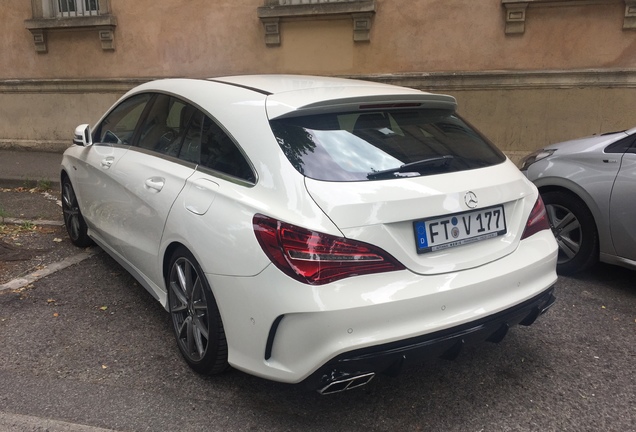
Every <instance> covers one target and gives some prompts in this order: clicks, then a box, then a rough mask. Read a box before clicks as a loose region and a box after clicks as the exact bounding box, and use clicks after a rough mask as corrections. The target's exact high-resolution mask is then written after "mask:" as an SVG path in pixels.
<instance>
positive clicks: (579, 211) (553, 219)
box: [541, 191, 598, 275]
mask: <svg viewBox="0 0 636 432" xmlns="http://www.w3.org/2000/svg"><path fill="white" fill-rule="evenodd" d="M541 197H542V198H543V202H544V203H545V208H546V211H547V213H548V219H549V220H550V228H552V232H553V233H554V237H555V238H556V241H557V244H558V245H559V257H558V259H557V271H558V272H559V273H561V274H565V275H567V274H573V273H576V272H579V271H582V270H585V269H587V268H589V267H591V266H592V265H594V264H595V263H596V262H597V261H598V233H597V231H596V224H595V222H594V217H593V216H592V213H591V212H590V210H589V209H588V208H587V206H586V205H585V203H584V202H583V201H582V200H581V199H580V198H578V197H577V196H575V195H573V194H571V193H568V192H563V191H552V192H546V193H543V194H541Z"/></svg>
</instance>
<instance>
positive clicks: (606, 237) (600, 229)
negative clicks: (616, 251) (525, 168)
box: [535, 179, 613, 253]
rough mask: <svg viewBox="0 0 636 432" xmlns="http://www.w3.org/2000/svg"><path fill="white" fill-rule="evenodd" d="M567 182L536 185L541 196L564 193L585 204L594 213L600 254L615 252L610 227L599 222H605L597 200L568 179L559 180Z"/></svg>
mask: <svg viewBox="0 0 636 432" xmlns="http://www.w3.org/2000/svg"><path fill="white" fill-rule="evenodd" d="M559 180H566V181H563V182H558V183H556V182H555V183H549V182H542V181H536V182H535V185H536V186H537V188H538V189H539V193H540V194H544V193H546V192H564V193H567V194H570V195H572V196H574V197H576V198H578V199H579V200H581V202H583V204H585V206H586V207H587V208H588V210H589V211H590V213H592V218H593V219H594V227H595V228H596V234H597V235H598V240H599V252H600V253H602V252H605V251H608V250H613V245H612V243H611V237H610V233H609V227H606V226H603V224H600V223H599V221H601V220H603V215H602V213H603V211H602V210H601V208H600V207H599V206H598V204H597V202H596V200H594V198H593V197H592V196H591V195H590V194H589V193H587V191H586V190H585V189H583V188H581V187H580V186H579V185H577V184H576V183H573V182H569V181H567V179H559Z"/></svg>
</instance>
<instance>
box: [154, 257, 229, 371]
mask: <svg viewBox="0 0 636 432" xmlns="http://www.w3.org/2000/svg"><path fill="white" fill-rule="evenodd" d="M170 262H171V264H170V273H169V275H168V281H167V282H168V302H169V308H170V315H171V316H172V324H173V329H174V334H175V337H176V339H177V344H178V346H179V350H180V351H181V354H182V355H183V357H184V358H185V360H186V362H187V363H188V364H189V365H190V367H192V368H193V369H194V370H195V371H197V372H199V373H204V374H216V373H219V372H223V371H224V370H225V369H227V342H226V340H225V333H224V332H223V324H222V322H221V316H220V314H219V311H218V307H217V305H216V302H215V300H214V296H213V295H212V291H211V290H210V286H209V285H208V282H207V280H206V278H205V276H204V274H203V271H202V270H201V267H200V266H199V264H198V263H197V262H196V260H195V259H194V256H192V254H191V253H190V252H189V251H188V250H187V249H185V248H178V249H177V250H176V251H175V252H174V253H173V255H172V259H171V261H170Z"/></svg>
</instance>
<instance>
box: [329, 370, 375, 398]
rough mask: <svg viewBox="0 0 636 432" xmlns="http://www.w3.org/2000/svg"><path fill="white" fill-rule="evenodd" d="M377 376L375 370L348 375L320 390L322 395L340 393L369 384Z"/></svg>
mask: <svg viewBox="0 0 636 432" xmlns="http://www.w3.org/2000/svg"><path fill="white" fill-rule="evenodd" d="M374 376H375V372H369V373H365V374H361V375H354V376H348V377H346V378H341V379H336V380H335V381H332V382H330V383H329V384H327V385H326V386H325V387H323V388H321V389H319V390H318V393H320V394H321V395H326V394H333V393H340V392H343V391H347V390H353V389H354V388H358V387H362V386H363V385H366V384H369V382H370V381H371V380H372V379H373V377H374Z"/></svg>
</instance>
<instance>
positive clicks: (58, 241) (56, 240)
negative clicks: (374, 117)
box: [53, 237, 63, 243]
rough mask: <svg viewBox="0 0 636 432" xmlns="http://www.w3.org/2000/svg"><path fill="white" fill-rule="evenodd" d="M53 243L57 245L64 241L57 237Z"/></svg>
mask: <svg viewBox="0 0 636 432" xmlns="http://www.w3.org/2000/svg"><path fill="white" fill-rule="evenodd" d="M53 241H54V242H55V243H62V241H63V240H62V239H61V238H57V237H56V238H54V239H53Z"/></svg>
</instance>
